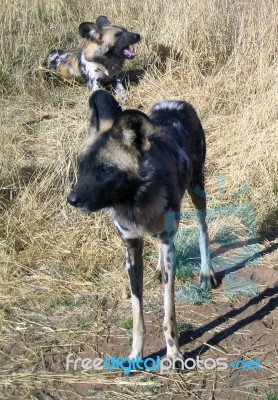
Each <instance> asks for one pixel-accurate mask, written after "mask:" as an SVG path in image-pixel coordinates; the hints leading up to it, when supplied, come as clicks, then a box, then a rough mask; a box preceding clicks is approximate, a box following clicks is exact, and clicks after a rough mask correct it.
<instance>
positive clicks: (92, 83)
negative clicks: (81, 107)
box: [88, 77, 99, 92]
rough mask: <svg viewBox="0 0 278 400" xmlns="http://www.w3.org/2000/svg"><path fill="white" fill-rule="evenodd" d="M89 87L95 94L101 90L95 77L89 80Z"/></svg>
mask: <svg viewBox="0 0 278 400" xmlns="http://www.w3.org/2000/svg"><path fill="white" fill-rule="evenodd" d="M88 86H89V88H90V89H91V90H92V92H95V91H96V90H98V89H99V85H98V82H97V79H96V78H95V77H93V78H90V79H89V80H88Z"/></svg>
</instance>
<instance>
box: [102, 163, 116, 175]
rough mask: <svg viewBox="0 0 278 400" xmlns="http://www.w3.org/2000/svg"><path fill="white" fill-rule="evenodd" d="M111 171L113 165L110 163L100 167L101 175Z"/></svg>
mask: <svg viewBox="0 0 278 400" xmlns="http://www.w3.org/2000/svg"><path fill="white" fill-rule="evenodd" d="M112 171H113V167H112V166H111V165H102V166H101V167H100V173H101V174H103V175H108V174H111V172H112Z"/></svg>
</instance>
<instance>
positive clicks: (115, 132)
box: [68, 91, 154, 211]
mask: <svg viewBox="0 0 278 400" xmlns="http://www.w3.org/2000/svg"><path fill="white" fill-rule="evenodd" d="M112 99H113V100H112ZM90 107H91V110H92V117H91V125H93V127H92V128H91V129H92V130H93V131H94V135H95V137H94V138H93V142H92V143H90V144H89V146H88V149H87V151H86V152H85V153H84V154H83V155H82V156H81V157H80V159H79V177H78V181H77V183H76V184H75V186H74V188H73V189H72V191H71V192H70V194H69V195H68V202H69V203H70V204H71V205H72V206H75V207H77V208H79V209H81V210H83V211H96V210H99V209H101V208H107V207H113V206H116V205H121V204H127V205H128V204H132V202H133V200H134V198H135V196H136V195H137V194H138V191H139V188H140V186H141V185H142V184H143V180H144V177H143V176H142V174H141V171H140V159H141V158H142V157H143V156H144V154H145V153H146V152H147V151H148V150H149V149H150V146H151V143H150V138H151V135H152V134H153V132H154V127H153V125H152V122H151V121H150V119H149V118H148V117H147V116H146V115H145V114H143V113H142V112H140V111H136V110H125V111H120V106H119V105H118V103H117V102H116V100H114V98H113V96H112V95H111V94H109V93H107V92H104V91H97V92H95V93H94V94H93V95H92V96H91V98H90ZM96 130H97V132H96Z"/></svg>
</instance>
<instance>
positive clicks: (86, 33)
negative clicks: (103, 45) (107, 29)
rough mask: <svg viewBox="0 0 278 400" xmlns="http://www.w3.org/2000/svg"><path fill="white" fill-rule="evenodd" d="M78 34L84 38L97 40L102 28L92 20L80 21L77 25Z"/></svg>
mask: <svg viewBox="0 0 278 400" xmlns="http://www.w3.org/2000/svg"><path fill="white" fill-rule="evenodd" d="M79 34H80V36H81V37H83V38H85V39H88V40H92V41H98V40H99V39H100V35H101V34H102V28H101V27H99V26H98V25H96V24H95V23H94V22H82V24H80V25H79Z"/></svg>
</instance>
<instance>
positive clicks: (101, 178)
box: [68, 91, 215, 359]
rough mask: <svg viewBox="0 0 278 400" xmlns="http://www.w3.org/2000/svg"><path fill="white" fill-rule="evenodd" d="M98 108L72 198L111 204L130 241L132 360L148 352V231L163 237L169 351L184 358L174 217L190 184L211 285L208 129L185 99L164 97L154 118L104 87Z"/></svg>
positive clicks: (96, 205) (77, 202)
mask: <svg viewBox="0 0 278 400" xmlns="http://www.w3.org/2000/svg"><path fill="white" fill-rule="evenodd" d="M90 108H91V114H92V115H91V139H90V140H89V144H88V149H87V151H86V152H85V153H84V154H83V155H82V156H81V158H80V161H79V177H78V181H77V183H76V184H75V186H74V188H73V190H72V191H71V193H70V194H69V195H68V202H69V203H70V204H71V205H73V206H75V207H77V208H79V209H80V210H83V211H86V212H92V211H97V210H100V209H103V208H106V209H107V211H108V213H109V214H110V216H111V217H112V219H113V221H114V224H115V227H116V229H117V231H118V233H119V234H120V236H121V238H122V240H123V242H124V244H125V246H126V267H127V272H128V275H129V279H130V285H131V295H132V308H133V344H132V352H131V354H130V358H134V357H136V356H139V357H142V356H143V344H144V336H145V325H144V318H143V305H142V302H143V300H142V294H143V258H142V253H143V237H144V236H145V235H152V236H154V237H155V238H157V239H158V241H159V243H160V252H159V265H158V270H157V272H158V274H161V275H162V280H163V282H164V285H165V295H164V312H165V315H164V321H163V330H164V334H165V339H166V343H167V357H169V358H171V359H174V358H180V357H182V356H181V353H180V349H179V344H178V337H177V326H176V316H175V302H174V281H175V250H174V244H173V238H174V235H175V232H176V231H177V229H178V222H177V221H175V218H172V219H171V218H167V217H168V216H171V215H172V214H173V212H179V211H180V207H181V200H182V197H183V195H184V192H185V190H186V189H187V190H188V192H189V194H190V196H191V198H192V201H193V204H194V206H195V208H196V210H197V217H198V222H199V226H200V251H201V273H200V281H201V287H202V288H203V289H204V290H209V289H210V288H211V280H212V281H213V283H215V277H214V273H213V269H212V267H211V262H210V255H209V249H208V234H207V225H206V221H205V218H206V200H205V198H204V197H199V196H198V195H197V194H195V191H194V189H195V188H199V190H200V189H204V175H203V167H204V162H205V151H206V150H205V136H204V131H203V129H202V126H201V123H200V120H199V118H198V116H197V114H196V112H195V110H194V108H193V107H192V106H191V105H190V104H188V103H185V102H183V101H175V100H172V101H162V102H160V103H157V104H156V105H155V106H154V107H153V109H152V110H151V113H150V117H148V116H147V115H145V114H143V113H142V112H140V111H137V110H125V111H121V109H120V106H119V105H118V103H117V101H116V100H115V99H114V98H113V97H112V96H111V95H110V94H109V93H107V92H104V91H97V92H95V93H94V94H93V95H92V96H91V99H90ZM166 220H168V226H167V227H166V223H165V221H166ZM169 221H170V224H169Z"/></svg>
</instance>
